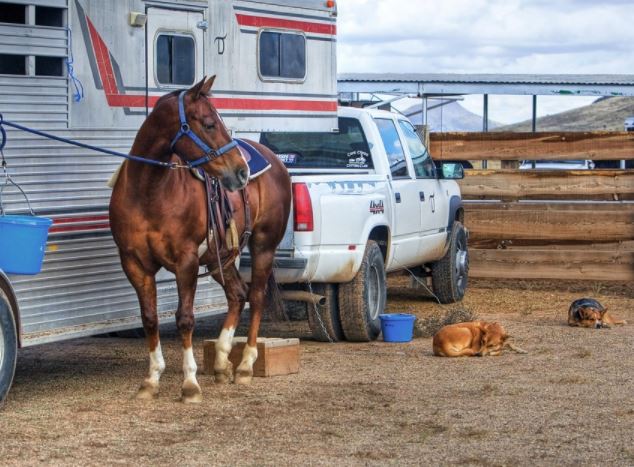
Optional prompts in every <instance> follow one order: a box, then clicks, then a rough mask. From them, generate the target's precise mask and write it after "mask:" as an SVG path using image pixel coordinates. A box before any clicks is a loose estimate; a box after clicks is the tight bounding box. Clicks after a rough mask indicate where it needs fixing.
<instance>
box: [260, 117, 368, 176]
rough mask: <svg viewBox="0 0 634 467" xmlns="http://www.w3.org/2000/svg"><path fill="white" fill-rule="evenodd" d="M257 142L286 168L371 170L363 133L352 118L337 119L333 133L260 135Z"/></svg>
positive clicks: (356, 121)
mask: <svg viewBox="0 0 634 467" xmlns="http://www.w3.org/2000/svg"><path fill="white" fill-rule="evenodd" d="M260 142H261V143H262V144H264V145H265V146H267V147H268V148H269V149H271V150H272V151H273V152H275V153H276V154H277V156H278V157H279V158H280V160H281V161H282V162H284V164H285V165H286V166H287V167H289V168H301V169H371V168H373V165H372V158H371V156H370V148H369V146H368V142H367V140H366V139H365V134H363V129H362V128H361V124H360V123H359V121H358V120H356V119H354V118H339V131H338V132H335V133H261V135H260Z"/></svg>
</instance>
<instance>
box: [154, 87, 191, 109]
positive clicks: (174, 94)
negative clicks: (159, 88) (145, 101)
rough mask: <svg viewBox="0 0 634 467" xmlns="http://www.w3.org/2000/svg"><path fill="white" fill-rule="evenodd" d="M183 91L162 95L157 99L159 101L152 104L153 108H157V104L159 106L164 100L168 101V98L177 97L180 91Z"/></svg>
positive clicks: (179, 90)
mask: <svg viewBox="0 0 634 467" xmlns="http://www.w3.org/2000/svg"><path fill="white" fill-rule="evenodd" d="M183 90H184V89H177V90H175V91H172V92H168V93H167V94H163V95H162V96H161V97H159V99H158V100H157V101H156V104H154V107H156V106H158V105H159V104H161V103H162V102H163V101H164V100H166V99H169V98H170V97H173V96H178V95H179V94H180V93H181V91H183Z"/></svg>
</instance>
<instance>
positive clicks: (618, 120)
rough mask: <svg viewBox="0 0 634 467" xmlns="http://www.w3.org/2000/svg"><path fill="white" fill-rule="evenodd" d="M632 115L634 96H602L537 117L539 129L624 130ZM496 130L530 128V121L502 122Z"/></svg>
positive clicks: (527, 129) (528, 129)
mask: <svg viewBox="0 0 634 467" xmlns="http://www.w3.org/2000/svg"><path fill="white" fill-rule="evenodd" d="M537 105H538V106H539V101H538V104H537ZM631 116H634V98H633V97H609V98H599V99H597V100H596V101H594V102H593V103H592V104H590V105H586V106H584V107H579V108H576V109H573V110H568V111H566V112H561V113H558V114H553V115H546V116H545V117H540V118H538V119H537V131H597V130H605V131H623V121H624V120H625V119H626V118H627V117H631ZM495 131H520V132H521V131H531V121H530V120H526V121H524V122H520V123H514V124H512V125H505V126H500V127H497V128H496V129H495Z"/></svg>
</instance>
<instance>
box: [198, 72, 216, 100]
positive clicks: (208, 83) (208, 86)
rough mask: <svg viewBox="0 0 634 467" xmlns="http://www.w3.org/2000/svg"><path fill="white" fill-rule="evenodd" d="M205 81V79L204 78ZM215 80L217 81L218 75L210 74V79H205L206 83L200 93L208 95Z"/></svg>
mask: <svg viewBox="0 0 634 467" xmlns="http://www.w3.org/2000/svg"><path fill="white" fill-rule="evenodd" d="M203 81H204V79H203ZM214 81H216V75H213V76H210V77H209V79H208V80H207V81H205V84H204V85H203V87H202V88H201V90H200V94H202V95H204V96H208V95H209V91H211V87H212V86H213V85H214Z"/></svg>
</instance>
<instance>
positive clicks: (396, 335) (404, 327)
mask: <svg viewBox="0 0 634 467" xmlns="http://www.w3.org/2000/svg"><path fill="white" fill-rule="evenodd" d="M379 318H380V319H381V332H382V333H383V340H384V341H385V342H409V341H411V340H412V334H413V333H414V320H415V319H416V317H415V316H414V315H409V314H407V313H394V314H392V315H390V314H383V315H379Z"/></svg>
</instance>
